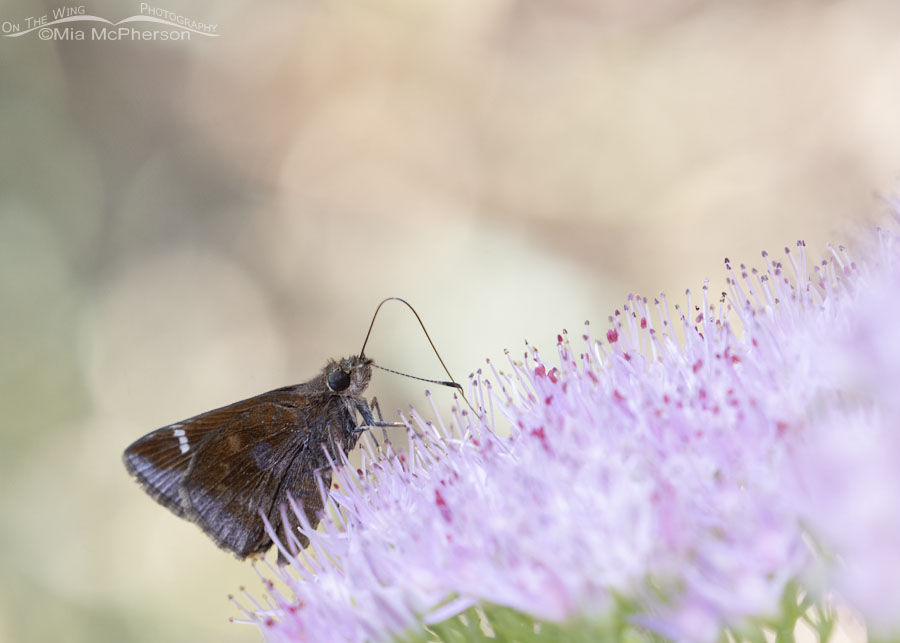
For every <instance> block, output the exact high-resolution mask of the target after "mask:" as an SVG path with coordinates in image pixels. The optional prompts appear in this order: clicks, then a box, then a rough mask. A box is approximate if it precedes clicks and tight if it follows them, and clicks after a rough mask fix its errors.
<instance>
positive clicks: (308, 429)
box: [123, 297, 462, 564]
mask: <svg viewBox="0 0 900 643" xmlns="http://www.w3.org/2000/svg"><path fill="white" fill-rule="evenodd" d="M390 300H397V301H400V302H402V303H404V304H406V305H407V306H409V308H410V309H411V310H412V311H413V313H414V314H415V315H416V318H417V319H418V320H419V323H420V325H422V329H423V330H425V326H424V324H422V320H421V319H420V318H419V315H418V313H416V311H415V309H413V308H412V306H410V305H409V304H408V303H407V302H406V301H404V300H402V299H399V298H397V297H389V298H387V299H385V300H383V301H382V302H381V303H380V304H379V305H378V308H376V310H375V315H373V317H372V323H371V324H370V325H369V332H368V334H367V335H366V340H365V341H364V342H363V349H362V350H361V351H360V353H359V355H354V356H351V357H347V358H344V359H339V360H331V361H329V362H328V363H327V364H326V365H325V367H324V368H323V369H322V370H321V371H320V372H319V374H318V375H316V376H315V377H313V378H312V379H311V380H309V381H308V382H304V383H302V384H296V385H294V386H285V387H283V388H279V389H275V390H274V391H269V392H268V393H263V394H261V395H257V396H255V397H251V398H249V399H246V400H243V401H240V402H235V403H234V404H229V405H228V406H223V407H222V408H219V409H215V410H213V411H208V412H206V413H201V414H200V415H197V416H194V417H192V418H189V419H187V420H182V421H181V422H175V423H174V424H169V425H167V426H164V427H162V428H159V429H156V430H155V431H152V432H151V433H148V434H147V435H145V436H144V437H142V438H140V439H138V440H137V441H135V442H134V443H132V444H131V446H129V447H128V448H127V449H125V452H124V454H123V460H124V463H125V468H126V469H127V470H128V472H129V473H130V474H131V475H132V476H134V478H136V479H137V481H138V482H139V483H140V485H141V487H142V488H143V489H144V491H146V492H147V493H148V494H149V495H150V496H151V497H152V498H153V499H154V500H156V501H157V502H158V503H160V504H161V505H163V506H164V507H166V508H167V509H169V510H170V511H172V513H174V514H175V515H177V516H178V517H180V518H184V519H186V520H189V521H191V522H193V523H195V524H197V525H198V526H199V527H200V528H201V529H202V530H203V531H204V532H205V533H206V534H207V535H208V536H209V537H210V538H212V540H213V541H215V543H216V544H217V545H218V546H219V547H221V548H222V549H225V550H227V551H230V552H232V553H233V554H234V555H235V556H237V557H238V558H239V559H244V558H247V557H249V556H254V555H257V554H261V553H264V552H265V551H267V550H268V549H269V548H270V547H271V546H272V543H273V541H272V537H271V535H270V532H268V531H267V530H266V529H265V523H264V522H263V520H262V518H261V516H263V515H264V516H265V517H266V518H267V520H268V522H269V524H270V525H271V527H272V530H273V531H274V533H275V534H276V535H277V536H278V538H279V540H280V541H281V542H282V543H283V544H284V545H285V546H289V544H290V543H291V542H293V540H292V539H296V540H297V541H299V543H300V545H301V547H306V546H307V545H308V544H309V541H308V539H307V538H306V537H305V536H303V535H302V534H300V533H298V532H297V527H298V526H299V521H296V523H295V522H294V521H293V520H292V518H291V516H292V514H291V512H289V511H283V510H282V509H283V508H284V507H286V506H289V503H290V500H291V499H292V498H293V499H295V500H298V501H299V502H300V504H301V506H302V510H303V512H304V513H305V514H306V518H307V520H308V521H309V523H310V525H311V526H312V528H313V529H315V527H316V525H318V523H319V516H320V514H321V512H322V510H323V508H324V504H323V499H322V494H321V493H320V492H319V488H318V484H317V481H316V473H317V472H318V474H319V475H320V476H321V479H322V483H323V486H324V489H325V490H328V489H329V488H330V486H331V468H330V463H329V458H330V461H331V462H338V461H339V460H340V454H341V452H343V453H349V452H350V451H351V450H352V449H353V448H354V447H355V446H356V443H357V442H358V441H359V438H360V436H361V435H362V433H363V432H364V431H365V430H368V429H370V428H372V427H378V426H380V427H388V426H404V425H403V424H400V423H396V422H384V421H382V420H381V419H380V418H379V419H378V420H376V419H375V417H374V415H373V413H372V409H373V408H375V409H377V402H376V401H375V400H374V399H373V404H372V405H370V404H369V402H367V401H366V399H365V398H364V397H363V393H364V392H365V390H366V388H367V387H368V385H369V381H370V379H371V377H372V367H373V366H376V365H375V363H374V361H373V360H372V359H370V358H368V357H366V356H365V354H364V351H365V347H366V343H368V339H369V335H370V334H371V332H372V326H373V325H374V323H375V317H377V315H378V311H379V310H380V309H381V306H382V305H384V303H385V302H387V301H390ZM425 336H426V337H428V331H427V330H425ZM428 341H429V343H431V346H432V348H434V344H433V343H432V342H431V338H430V337H428ZM435 353H437V350H436V349H435ZM438 360H440V362H441V365H442V366H444V363H443V360H441V358H440V355H438ZM378 368H383V367H378ZM384 370H390V369H384ZM444 370H445V371H446V370H447V369H446V366H444ZM392 372H395V373H396V372H397V371H392ZM400 374H401V375H403V373H400ZM447 374H448V375H450V373H449V371H448V372H447ZM408 377H412V376H408ZM415 379H423V378H415ZM450 380H451V381H450V382H442V381H436V380H425V381H430V382H434V383H436V384H441V385H446V386H452V387H455V388H457V389H459V390H460V391H462V387H461V386H460V385H459V384H457V383H456V382H455V381H453V377H452V376H450ZM379 416H380V413H379ZM359 418H361V421H359ZM294 518H295V517H294ZM288 534H291V536H292V538H288V537H287V536H288ZM278 560H279V563H281V564H285V563H286V562H287V558H286V557H285V555H284V552H283V551H282V550H280V549H279V556H278Z"/></svg>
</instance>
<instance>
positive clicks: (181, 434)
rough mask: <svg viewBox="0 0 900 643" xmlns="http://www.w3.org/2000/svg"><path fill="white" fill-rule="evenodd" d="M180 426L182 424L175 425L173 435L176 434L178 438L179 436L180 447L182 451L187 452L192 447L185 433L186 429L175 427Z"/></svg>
mask: <svg viewBox="0 0 900 643" xmlns="http://www.w3.org/2000/svg"><path fill="white" fill-rule="evenodd" d="M179 426H181V425H180V424H175V425H173V428H172V435H174V436H175V437H176V438H178V448H179V449H181V452H182V453H187V452H188V451H190V450H191V447H190V445H189V444H188V439H187V437H186V436H185V435H184V429H178V428H174V427H179Z"/></svg>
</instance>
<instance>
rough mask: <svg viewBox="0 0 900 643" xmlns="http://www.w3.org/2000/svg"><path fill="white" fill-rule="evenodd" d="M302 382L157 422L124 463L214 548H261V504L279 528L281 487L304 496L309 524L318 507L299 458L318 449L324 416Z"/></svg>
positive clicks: (264, 541)
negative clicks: (173, 420) (177, 420)
mask: <svg viewBox="0 0 900 643" xmlns="http://www.w3.org/2000/svg"><path fill="white" fill-rule="evenodd" d="M303 386H304V385H300V386H296V387H285V388H282V389H277V390H275V391H270V392H269V393H264V394H262V395H259V396H257V397H254V398H251V399H249V400H244V401H242V402H237V403H235V404H232V405H230V406H226V407H223V408H221V409H217V410H215V411H210V412H208V413H204V414H202V415H198V416H196V417H194V418H191V419H189V420H185V421H184V422H181V423H176V424H171V425H169V426H166V427H163V428H161V429H157V430H156V431H153V432H152V433H149V434H148V435H146V436H144V437H143V438H141V439H140V440H138V441H137V442H135V443H134V444H132V445H131V446H130V447H128V449H126V451H125V455H124V460H125V466H126V467H127V468H128V470H129V472H131V473H132V474H133V475H134V476H135V477H136V478H137V479H138V481H139V482H140V483H141V485H142V486H143V487H144V489H145V490H146V491H147V493H149V494H150V495H151V496H152V497H153V498H154V499H156V500H157V501H158V502H159V503H160V504H162V505H164V506H166V507H168V508H169V509H170V510H171V511H172V512H174V513H175V514H177V515H178V516H180V517H182V518H186V519H188V520H191V521H193V522H196V523H197V524H198V525H199V526H200V527H201V528H202V529H203V530H204V531H205V532H206V533H207V534H208V535H209V536H210V537H211V538H213V540H215V541H216V543H217V544H218V545H219V546H220V547H223V548H225V549H228V550H230V551H232V552H234V553H235V555H237V556H238V557H239V558H245V557H246V556H248V555H250V554H254V553H258V552H262V551H265V550H266V549H268V548H269V547H270V546H271V540H270V538H269V537H268V535H267V534H266V533H265V531H264V528H263V524H262V520H261V519H260V517H259V512H260V510H262V511H263V512H264V513H265V514H266V515H267V516H268V517H269V519H270V521H271V522H272V523H273V527H275V528H276V529H278V530H279V532H280V533H282V534H283V528H282V526H281V519H280V512H279V508H278V506H279V505H280V504H281V503H283V502H286V498H287V495H286V494H288V493H290V494H291V495H293V496H294V497H296V498H298V499H300V500H302V501H303V504H304V509H305V511H306V513H307V516H308V517H309V519H310V521H311V522H312V523H313V525H315V524H316V523H317V522H318V519H317V518H316V513H317V512H318V511H319V510H321V508H322V505H321V498H320V496H319V493H318V489H317V488H316V483H315V478H314V477H313V476H311V475H309V474H310V467H309V466H308V463H307V462H306V461H305V460H304V458H309V457H311V451H310V450H311V449H314V450H315V451H316V452H318V453H321V446H320V444H319V442H320V441H321V440H320V437H316V436H322V435H324V434H325V431H324V430H323V426H324V425H326V424H327V423H328V421H329V417H328V414H322V413H321V412H320V413H319V415H318V416H316V415H315V414H313V413H311V412H310V411H311V408H310V398H309V397H308V396H307V395H305V391H304V390H303ZM310 424H312V425H313V426H310ZM318 453H316V455H314V456H312V457H313V458H314V460H316V461H318ZM328 480H330V476H329V477H328ZM323 481H324V482H327V480H323Z"/></svg>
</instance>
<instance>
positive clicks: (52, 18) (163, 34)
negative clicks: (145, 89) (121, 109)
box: [0, 2, 219, 41]
mask: <svg viewBox="0 0 900 643" xmlns="http://www.w3.org/2000/svg"><path fill="white" fill-rule="evenodd" d="M217 29H218V25H217V24H215V23H208V22H203V21H200V20H194V19H193V18H189V17H187V16H184V15H182V14H180V13H178V12H176V11H171V10H169V9H164V8H162V7H157V6H155V5H152V4H150V3H148V2H142V3H140V6H139V13H137V14H135V15H132V16H128V17H127V18H123V19H121V20H119V21H118V22H114V21H112V20H108V19H106V18H103V17H101V16H94V15H90V14H88V13H87V10H86V8H85V6H84V5H74V6H64V7H57V8H55V9H53V10H51V11H50V13H45V14H43V15H40V16H29V17H27V18H24V19H23V20H21V21H19V22H13V21H10V20H4V21H3V22H0V34H2V35H3V36H4V37H5V38H21V37H22V36H29V35H36V36H37V37H38V38H39V39H40V40H76V41H77V40H110V41H117V40H162V41H167V40H192V39H193V38H194V37H195V36H196V37H203V38H218V37H219V34H218V33H216V31H217Z"/></svg>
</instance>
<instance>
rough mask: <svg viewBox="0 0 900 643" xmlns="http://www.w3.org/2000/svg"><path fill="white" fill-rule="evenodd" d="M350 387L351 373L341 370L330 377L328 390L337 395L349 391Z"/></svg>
mask: <svg viewBox="0 0 900 643" xmlns="http://www.w3.org/2000/svg"><path fill="white" fill-rule="evenodd" d="M349 386H350V373H347V372H345V371H342V370H340V369H338V370H336V371H334V372H333V373H332V374H331V375H329V376H328V388H329V389H331V390H332V391H334V392H336V393H340V392H341V391H345V390H347V388H348V387H349Z"/></svg>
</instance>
